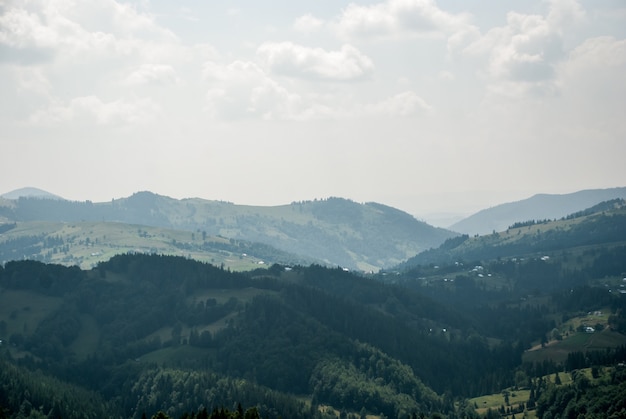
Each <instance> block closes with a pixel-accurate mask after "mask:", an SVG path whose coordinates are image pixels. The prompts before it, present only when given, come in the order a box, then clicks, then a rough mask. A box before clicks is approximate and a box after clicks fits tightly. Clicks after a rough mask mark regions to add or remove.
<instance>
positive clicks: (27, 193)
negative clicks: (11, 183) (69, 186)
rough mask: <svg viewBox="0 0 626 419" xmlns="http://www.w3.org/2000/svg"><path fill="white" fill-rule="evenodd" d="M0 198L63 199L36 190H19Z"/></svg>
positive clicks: (41, 190)
mask: <svg viewBox="0 0 626 419" xmlns="http://www.w3.org/2000/svg"><path fill="white" fill-rule="evenodd" d="M0 198H4V199H19V198H45V199H63V198H62V197H60V196H58V195H55V194H52V193H50V192H47V191H44V190H43V189H38V188H20V189H15V190H13V191H11V192H7V193H5V194H2V195H0Z"/></svg>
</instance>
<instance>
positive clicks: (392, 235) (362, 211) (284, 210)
mask: <svg viewBox="0 0 626 419" xmlns="http://www.w3.org/2000/svg"><path fill="white" fill-rule="evenodd" d="M0 215H2V216H4V219H5V222H26V221H55V222H78V221H91V222H105V221H106V222H120V223H126V224H136V225H146V226H155V227H162V228H168V229H178V230H189V231H197V232H200V233H206V234H208V235H210V236H223V237H228V238H233V239H237V240H245V241H250V242H258V243H264V244H267V245H270V246H273V247H275V248H277V249H279V250H282V251H284V252H289V253H292V254H298V255H302V256H303V257H306V258H309V259H316V260H320V261H323V262H325V263H329V264H334V265H341V266H345V267H348V268H351V269H360V270H364V271H369V270H378V269H379V268H381V267H385V266H393V265H395V264H397V263H400V262H401V261H403V260H405V259H406V258H408V257H411V256H413V255H415V254H417V253H419V252H420V251H422V250H425V249H428V248H430V247H433V246H437V245H439V244H440V243H442V242H443V241H444V240H445V239H447V238H449V237H452V236H454V235H456V233H453V232H451V231H448V230H445V229H441V228H436V227H432V226H430V225H428V224H426V223H424V222H421V221H418V220H416V219H415V218H414V217H413V216H411V215H409V214H407V213H405V212H403V211H400V210H397V209H395V208H391V207H388V206H386V205H382V204H376V203H365V204H359V203H356V202H354V201H350V200H347V199H343V198H329V199H324V200H315V201H304V202H294V203H291V204H288V205H280V206H272V207H263V206H248V205H236V204H233V203H229V202H223V201H209V200H204V199H199V198H189V199H182V200H178V199H174V198H169V197H166V196H161V195H157V194H154V193H152V192H145V191H144V192H138V193H135V194H133V195H132V196H130V197H128V198H122V199H116V200H112V201H110V202H103V203H93V202H90V201H86V202H71V201H59V200H48V199H37V198H24V197H22V198H18V199H17V200H11V201H4V202H0Z"/></svg>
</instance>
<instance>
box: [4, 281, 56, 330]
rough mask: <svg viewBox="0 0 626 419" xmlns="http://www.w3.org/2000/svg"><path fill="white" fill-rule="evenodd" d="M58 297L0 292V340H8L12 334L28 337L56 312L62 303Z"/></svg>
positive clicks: (20, 292) (17, 291)
mask: <svg viewBox="0 0 626 419" xmlns="http://www.w3.org/2000/svg"><path fill="white" fill-rule="evenodd" d="M62 301H63V300H62V299H61V298H58V297H50V296H47V295H42V294H37V293H34V292H30V291H23V290H2V291H0V322H4V323H2V325H3V326H2V330H0V339H2V340H7V341H8V340H9V337H10V336H11V335H13V334H21V335H22V336H30V335H31V334H32V333H33V332H34V331H35V330H36V329H37V326H38V325H39V323H40V322H41V321H42V320H43V319H44V318H45V317H46V316H48V315H49V314H51V313H52V312H54V311H56V310H57V309H58V308H59V307H60V306H61V303H62Z"/></svg>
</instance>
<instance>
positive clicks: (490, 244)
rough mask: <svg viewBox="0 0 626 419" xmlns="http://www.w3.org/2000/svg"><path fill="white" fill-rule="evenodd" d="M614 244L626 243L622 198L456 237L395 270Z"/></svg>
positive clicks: (624, 208) (625, 211) (532, 255)
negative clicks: (556, 217) (556, 216)
mask: <svg viewBox="0 0 626 419" xmlns="http://www.w3.org/2000/svg"><path fill="white" fill-rule="evenodd" d="M616 243H621V244H624V243H626V201H625V200H623V199H614V200H610V201H604V202H601V203H599V204H597V205H594V206H593V207H591V208H588V209H586V210H582V211H578V212H576V213H573V214H571V215H569V216H566V217H563V218H561V219H559V220H553V221H550V220H544V221H527V222H517V223H514V224H513V225H512V226H511V227H510V228H508V229H506V230H504V231H500V232H495V233H492V234H486V235H482V236H475V237H470V236H468V235H462V236H457V237H454V238H451V239H448V240H446V241H445V242H444V243H443V244H442V245H441V246H439V247H438V248H436V249H430V250H427V251H425V252H422V253H420V254H418V255H416V256H414V257H413V258H410V259H408V260H407V261H406V262H405V263H403V264H401V265H400V266H399V269H400V270H406V269H411V268H413V267H415V266H418V265H422V266H425V265H439V264H451V263H455V262H459V263H460V262H472V261H475V262H478V261H481V260H489V259H499V258H511V257H515V258H520V257H542V256H544V255H547V254H550V253H551V252H557V251H558V252H563V251H565V250H566V249H573V248H581V247H585V246H600V245H603V246H606V245H615V244H616Z"/></svg>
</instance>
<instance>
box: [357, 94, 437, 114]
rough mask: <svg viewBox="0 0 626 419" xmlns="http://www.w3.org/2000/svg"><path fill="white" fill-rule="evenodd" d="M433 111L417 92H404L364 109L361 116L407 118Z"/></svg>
mask: <svg viewBox="0 0 626 419" xmlns="http://www.w3.org/2000/svg"><path fill="white" fill-rule="evenodd" d="M430 111H432V107H431V106H430V105H429V104H428V103H426V101H425V100H424V99H422V98H421V97H419V96H418V95H417V94H416V93H415V92H411V91H407V92H402V93H399V94H397V95H394V96H392V97H389V98H387V99H385V100H383V101H381V102H378V103H375V104H369V105H366V106H364V107H363V109H362V111H361V112H360V113H361V115H360V116H390V117H407V116H411V115H417V114H424V113H429V112H430Z"/></svg>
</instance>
